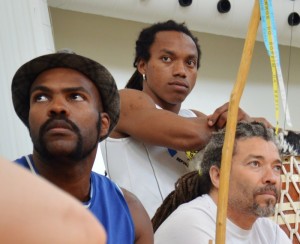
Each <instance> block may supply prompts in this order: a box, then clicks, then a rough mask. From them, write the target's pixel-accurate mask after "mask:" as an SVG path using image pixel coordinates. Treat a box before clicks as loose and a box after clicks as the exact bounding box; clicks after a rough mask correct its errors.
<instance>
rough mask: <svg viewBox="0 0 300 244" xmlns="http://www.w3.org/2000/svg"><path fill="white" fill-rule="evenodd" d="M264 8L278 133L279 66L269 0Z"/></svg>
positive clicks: (265, 1) (265, 2) (265, 0)
mask: <svg viewBox="0 0 300 244" xmlns="http://www.w3.org/2000/svg"><path fill="white" fill-rule="evenodd" d="M264 8H265V13H266V14H265V17H266V27H267V39H268V44H269V50H270V62H271V70H272V80H273V96H274V103H275V119H276V134H277V133H278V128H279V90H278V80H277V67H276V61H275V52H274V48H275V47H274V42H273V38H274V35H273V32H272V31H273V28H272V23H271V17H270V10H269V5H268V1H267V0H264Z"/></svg>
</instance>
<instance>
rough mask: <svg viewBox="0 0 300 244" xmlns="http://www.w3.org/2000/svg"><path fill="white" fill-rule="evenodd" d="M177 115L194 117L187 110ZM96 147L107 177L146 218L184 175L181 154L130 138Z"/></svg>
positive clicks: (115, 140)
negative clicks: (138, 204)
mask: <svg viewBox="0 0 300 244" xmlns="http://www.w3.org/2000/svg"><path fill="white" fill-rule="evenodd" d="M179 115H180V116H183V117H196V114H195V113H194V112H192V111H191V110H187V109H182V110H180V112H179ZM100 145H101V152H102V156H103V159H104V164H105V168H106V172H107V174H108V176H109V177H110V178H111V179H112V180H113V181H114V182H115V183H117V184H118V185H119V186H120V187H123V188H125V189H127V190H129V191H131V192H132V193H133V194H135V195H136V196H137V197H138V198H139V200H140V201H141V202H142V204H143V205H144V207H145V209H146V210H147V212H148V214H149V216H150V218H152V217H153V215H154V214H155V212H156V209H157V208H158V207H159V206H160V205H161V203H162V201H163V199H164V198H165V197H166V196H167V195H168V194H169V193H170V192H171V191H172V190H174V184H175V182H176V181H177V179H178V178H179V177H181V176H182V175H183V174H185V173H187V172H188V168H187V164H188V159H187V157H186V154H185V152H181V151H175V150H171V149H168V148H165V147H158V146H153V145H149V144H145V143H142V142H140V141H137V140H135V139H133V138H131V137H127V138H121V139H114V138H110V137H108V138H107V139H106V140H104V141H103V142H101V143H100Z"/></svg>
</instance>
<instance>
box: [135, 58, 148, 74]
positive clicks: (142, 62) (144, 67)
mask: <svg viewBox="0 0 300 244" xmlns="http://www.w3.org/2000/svg"><path fill="white" fill-rule="evenodd" d="M137 69H138V71H139V72H140V74H146V73H147V63H146V61H145V60H144V59H141V60H140V61H139V62H138V64H137Z"/></svg>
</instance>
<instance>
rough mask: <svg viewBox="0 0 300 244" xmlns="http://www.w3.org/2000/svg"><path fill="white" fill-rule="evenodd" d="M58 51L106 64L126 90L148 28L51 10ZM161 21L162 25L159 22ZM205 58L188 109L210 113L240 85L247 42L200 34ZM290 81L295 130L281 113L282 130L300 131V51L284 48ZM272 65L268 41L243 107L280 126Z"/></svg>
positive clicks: (256, 58)
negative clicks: (141, 35) (138, 42)
mask: <svg viewBox="0 0 300 244" xmlns="http://www.w3.org/2000/svg"><path fill="white" fill-rule="evenodd" d="M50 13H51V16H52V24H53V30H54V41H55V44H56V48H57V49H60V48H64V47H69V48H72V49H73V50H74V51H76V52H77V53H80V54H82V55H86V56H88V57H91V58H93V59H95V60H98V61H99V62H100V63H102V64H103V65H105V66H106V67H107V68H108V69H109V70H110V71H111V72H112V74H113V76H114V77H115V79H116V81H117V84H118V87H119V88H123V87H124V85H125V83H126V82H127V80H128V79H129V77H130V76H131V74H132V73H133V71H134V68H133V66H132V62H133V59H134V45H135V41H136V38H137V35H138V33H139V32H140V30H141V29H142V28H143V27H145V26H147V25H146V24H143V23H138V22H133V21H125V20H120V19H114V18H108V17H102V16H97V15H92V14H84V13H78V12H72V11H66V10H61V9H57V8H51V9H50ZM157 21H161V20H159V19H158V20H157ZM194 33H195V35H196V36H197V37H198V38H199V40H200V44H201V48H202V51H203V56H202V60H201V68H200V70H199V75H198V79H197V83H196V86H195V88H194V90H193V92H192V93H191V95H190V96H189V97H188V98H187V100H186V101H185V103H184V104H183V106H184V107H187V108H194V109H198V110H200V111H202V112H204V113H207V114H210V113H212V112H213V111H214V109H216V108H217V107H218V106H220V105H222V104H223V103H225V102H226V101H228V100H229V97H230V93H231V90H232V88H233V85H234V82H235V80H236V75H237V72H238V68H239V63H240V59H241V55H242V50H243V46H244V40H243V39H237V38H230V37H224V36H218V35H211V34H205V33H196V32H194ZM280 53H281V64H282V72H283V76H284V80H285V82H286V83H288V84H287V88H288V104H289V107H290V112H291V116H292V123H293V127H288V126H286V124H285V123H284V112H283V110H282V107H281V109H280V112H281V119H280V126H281V127H283V128H286V129H294V130H300V116H299V113H298V110H297V107H298V102H297V98H298V95H297V94H300V80H299V79H300V78H299V77H300V69H299V63H300V49H299V48H292V49H290V48H289V47H288V46H280ZM271 77H272V76H271V69H270V61H269V58H268V57H267V53H266V50H265V47H264V44H263V43H262V42H256V45H255V50H254V55H253V60H252V65H251V70H250V73H249V77H248V80H247V83H246V88H245V90H244V94H243V97H242V99H241V107H242V108H243V109H244V110H245V111H247V112H248V113H249V114H250V115H251V116H255V117H265V118H267V119H268V120H269V121H270V122H271V123H272V124H274V125H275V107H274V99H273V90H272V78H271Z"/></svg>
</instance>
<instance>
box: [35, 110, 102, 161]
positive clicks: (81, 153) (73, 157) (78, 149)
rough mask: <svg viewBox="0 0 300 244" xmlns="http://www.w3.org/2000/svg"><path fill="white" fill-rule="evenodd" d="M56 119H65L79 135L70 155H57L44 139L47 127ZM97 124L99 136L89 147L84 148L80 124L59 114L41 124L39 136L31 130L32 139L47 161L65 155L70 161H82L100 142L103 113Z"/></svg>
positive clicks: (41, 155)
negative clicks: (35, 135) (49, 148)
mask: <svg viewBox="0 0 300 244" xmlns="http://www.w3.org/2000/svg"><path fill="white" fill-rule="evenodd" d="M55 120H63V121H64V122H65V123H67V124H68V125H69V126H70V127H71V128H72V131H73V132H74V133H75V134H76V137H77V142H76V146H75V147H74V149H73V150H72V151H70V152H69V153H68V155H61V154H58V155H56V154H55V153H54V152H50V151H49V150H48V148H47V143H46V141H45V139H44V135H45V133H46V132H47V127H48V126H49V124H51V123H52V122H53V121H55ZM95 126H96V130H97V138H96V140H95V142H94V143H93V144H92V145H91V146H90V147H89V148H84V146H85V145H84V142H83V136H82V134H81V131H80V129H79V128H78V126H77V125H76V124H75V123H74V122H72V121H71V120H69V119H67V118H66V117H65V116H64V115H58V116H55V117H52V118H50V119H48V120H47V121H46V122H45V123H44V124H43V125H42V126H41V128H40V130H39V134H38V138H35V137H33V136H32V134H31V132H30V134H31V140H32V143H33V147H34V149H35V151H36V152H38V154H39V155H40V157H42V158H43V159H44V160H45V161H52V160H55V159H59V158H61V157H64V158H67V159H69V160H70V161H74V162H77V161H80V160H82V159H84V158H86V157H87V156H88V155H89V154H90V153H91V152H92V151H93V150H94V149H95V148H96V147H97V146H98V142H99V139H100V137H99V132H100V130H101V115H100V113H99V115H98V121H97V123H96V125H95Z"/></svg>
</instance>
